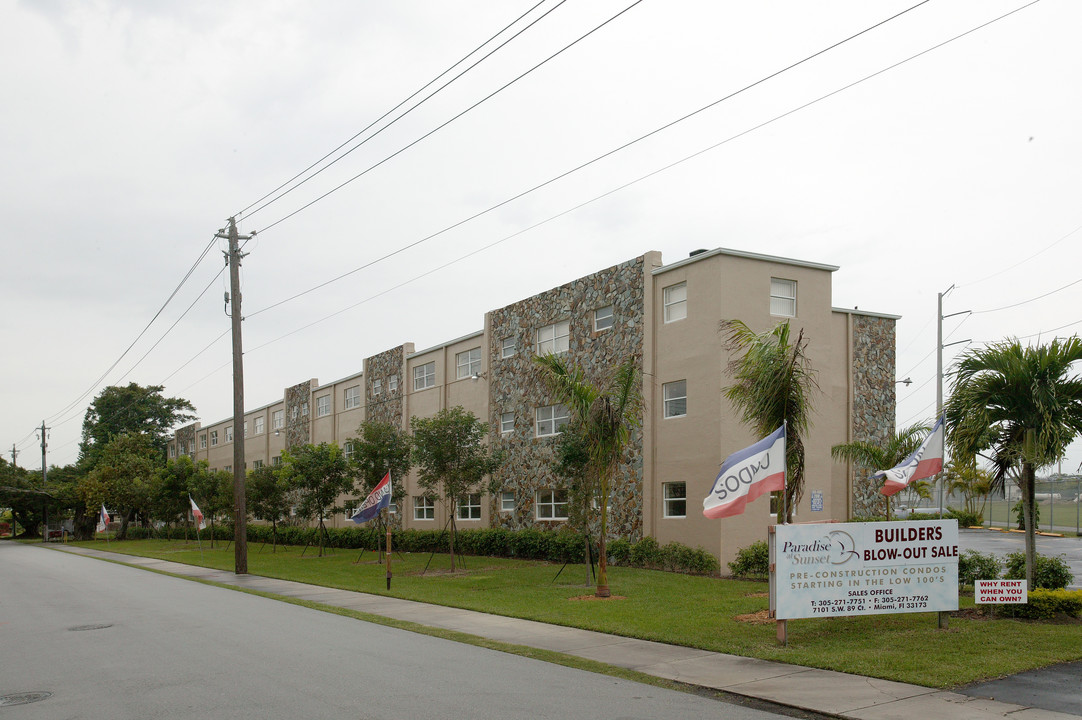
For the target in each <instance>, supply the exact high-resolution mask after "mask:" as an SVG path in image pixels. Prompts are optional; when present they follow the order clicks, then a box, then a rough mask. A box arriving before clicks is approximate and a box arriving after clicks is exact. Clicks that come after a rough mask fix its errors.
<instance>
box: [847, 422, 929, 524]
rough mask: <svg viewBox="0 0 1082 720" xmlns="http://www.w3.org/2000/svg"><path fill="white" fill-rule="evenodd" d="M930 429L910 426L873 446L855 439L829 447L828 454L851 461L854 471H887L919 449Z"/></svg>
mask: <svg viewBox="0 0 1082 720" xmlns="http://www.w3.org/2000/svg"><path fill="white" fill-rule="evenodd" d="M929 432H931V428H930V427H928V426H927V425H923V424H920V423H918V424H915V425H910V426H909V427H907V428H903V429H902V430H901V431H899V432H896V433H891V435H890V437H889V438H887V440H886V442H884V443H881V444H877V443H871V442H865V441H863V440H855V441H853V442H849V443H842V444H840V445H835V446H834V447H832V448H830V455H831V457H833V458H834V459H835V460H844V461H847V462H851V463H853V464H854V465H856V466H857V467H858V468H862V469H864V470H867V471H869V473H870V472H874V471H876V470H887V469H889V468H892V467H894V466H895V465H898V464H899V463H901V462H902V461H903V460H905V459H906V458H907V457H909V455H910V454H911V453H912V452H913V451H914V450H916V449H917V448H918V447H920V444H921V443H922V442H923V441H924V438H925V437H926V436H927V435H928V433H929ZM884 499H885V500H886V508H887V518H888V519H889V518H890V499H889V498H884Z"/></svg>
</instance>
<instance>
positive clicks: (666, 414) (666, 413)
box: [661, 380, 688, 420]
mask: <svg viewBox="0 0 1082 720" xmlns="http://www.w3.org/2000/svg"><path fill="white" fill-rule="evenodd" d="M679 385H683V386H684V387H683V391H684V393H683V395H674V396H672V397H669V390H670V389H672V390H674V391H675V390H677V389H678V386H679ZM681 400H682V401H683V402H684V411H683V412H681V413H677V412H670V407H671V405H670V403H672V404H676V403H679V402H680V401H681ZM661 406H662V414H661V416H662V418H664V419H665V420H670V419H672V418H678V417H686V416H687V414H688V381H687V380H673V381H672V382H667V383H663V384H662V386H661Z"/></svg>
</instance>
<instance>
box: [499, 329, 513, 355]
mask: <svg viewBox="0 0 1082 720" xmlns="http://www.w3.org/2000/svg"><path fill="white" fill-rule="evenodd" d="M514 354H515V337H514V335H512V336H511V337H505V338H504V339H503V340H501V341H500V357H505V358H509V357H512V356H513V355H514Z"/></svg>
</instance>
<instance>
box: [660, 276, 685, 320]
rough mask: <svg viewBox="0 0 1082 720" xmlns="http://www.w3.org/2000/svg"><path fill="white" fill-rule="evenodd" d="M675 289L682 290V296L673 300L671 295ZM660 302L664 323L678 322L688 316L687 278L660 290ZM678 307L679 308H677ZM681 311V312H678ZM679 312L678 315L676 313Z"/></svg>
mask: <svg viewBox="0 0 1082 720" xmlns="http://www.w3.org/2000/svg"><path fill="white" fill-rule="evenodd" d="M677 290H683V297H682V298H680V299H679V300H673V299H672V298H671V295H672V294H673V293H675V292H676V291H677ZM661 304H662V307H664V319H665V322H666V323H671V322H679V321H681V320H685V319H687V316H688V283H687V280H684V281H683V282H678V283H673V284H672V285H668V286H666V287H664V288H662V290H661ZM677 308H679V310H677ZM679 313H682V314H679ZM678 314H679V317H677V315H678Z"/></svg>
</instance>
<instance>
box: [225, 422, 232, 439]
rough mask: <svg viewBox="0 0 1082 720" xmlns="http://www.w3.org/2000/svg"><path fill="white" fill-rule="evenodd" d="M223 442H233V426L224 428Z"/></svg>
mask: <svg viewBox="0 0 1082 720" xmlns="http://www.w3.org/2000/svg"><path fill="white" fill-rule="evenodd" d="M225 441H226V442H227V443H231V442H233V426H232V425H227V426H226V428H225Z"/></svg>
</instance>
